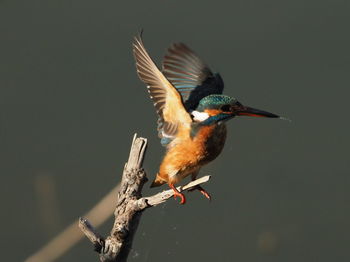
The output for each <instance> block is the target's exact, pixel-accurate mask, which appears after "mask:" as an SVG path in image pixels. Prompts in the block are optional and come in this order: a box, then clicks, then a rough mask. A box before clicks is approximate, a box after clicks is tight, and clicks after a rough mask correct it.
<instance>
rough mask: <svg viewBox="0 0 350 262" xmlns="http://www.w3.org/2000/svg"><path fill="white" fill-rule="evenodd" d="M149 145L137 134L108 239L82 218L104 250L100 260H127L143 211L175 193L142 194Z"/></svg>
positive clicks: (91, 237) (89, 235)
mask: <svg viewBox="0 0 350 262" xmlns="http://www.w3.org/2000/svg"><path fill="white" fill-rule="evenodd" d="M146 147H147V140H146V139H145V138H142V137H137V136H136V134H135V136H134V138H133V141H132V145H131V150H130V155H129V160H128V162H127V163H126V164H125V167H124V172H123V177H122V181H121V184H120V189H119V192H118V200H117V205H116V209H115V212H114V215H115V221H114V225H113V228H112V230H111V233H110V235H109V236H108V237H107V238H106V239H104V238H103V237H101V236H100V235H99V234H98V233H97V231H96V230H95V229H94V227H93V226H92V225H91V224H90V222H89V221H88V220H87V219H85V218H80V219H79V227H80V229H81V230H82V231H83V233H84V234H85V235H86V236H87V238H88V239H89V240H90V241H91V242H92V243H93V245H94V247H95V251H97V252H98V253H100V261H103V262H111V261H117V262H125V261H127V258H128V255H129V252H130V250H131V247H132V242H133V238H134V235H135V233H136V230H137V227H138V224H139V221H140V218H141V215H142V212H143V211H144V210H145V209H146V208H149V207H152V206H156V205H159V204H161V203H163V202H165V201H166V200H167V199H169V198H170V197H172V196H173V195H174V193H173V190H166V191H163V192H160V193H158V194H155V195H153V196H150V197H142V195H141V191H142V188H143V185H144V184H145V183H146V182H147V177H146V173H145V171H144V170H143V169H142V162H143V159H144V156H145V152H146ZM209 179H210V176H205V177H202V178H199V179H197V180H195V181H192V182H190V183H188V184H187V185H185V186H180V187H178V188H177V189H178V190H179V191H180V192H181V191H184V190H188V189H191V188H193V187H194V186H196V185H199V184H202V183H205V182H207V181H208V180H209Z"/></svg>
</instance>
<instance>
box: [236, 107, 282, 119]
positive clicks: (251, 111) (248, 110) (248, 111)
mask: <svg viewBox="0 0 350 262" xmlns="http://www.w3.org/2000/svg"><path fill="white" fill-rule="evenodd" d="M236 115H238V116H253V117H271V118H280V116H278V115H275V114H272V113H270V112H266V111H263V110H260V109H255V108H252V107H248V106H243V107H242V108H241V109H239V110H237V111H236Z"/></svg>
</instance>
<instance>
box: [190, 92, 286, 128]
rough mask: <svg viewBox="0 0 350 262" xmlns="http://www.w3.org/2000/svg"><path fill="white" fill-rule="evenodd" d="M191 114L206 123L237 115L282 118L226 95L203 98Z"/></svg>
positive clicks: (195, 119) (198, 120)
mask: <svg viewBox="0 0 350 262" xmlns="http://www.w3.org/2000/svg"><path fill="white" fill-rule="evenodd" d="M191 115H192V116H193V120H194V121H196V122H201V123H203V124H205V125H210V124H214V123H218V122H222V121H227V120H229V119H231V118H233V117H235V116H253V117H271V118H280V117H279V116H278V115H275V114H272V113H269V112H266V111H262V110H259V109H255V108H252V107H248V106H244V105H242V104H241V103H240V102H238V101H237V99H235V98H233V97H229V96H225V95H209V96H206V97H204V98H202V99H201V100H200V101H199V104H198V107H197V108H196V110H194V111H192V112H191Z"/></svg>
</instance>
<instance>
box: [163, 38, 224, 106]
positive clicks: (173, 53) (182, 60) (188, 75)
mask: <svg viewBox="0 0 350 262" xmlns="http://www.w3.org/2000/svg"><path fill="white" fill-rule="evenodd" d="M162 72H163V74H164V76H165V77H166V78H167V79H168V80H169V81H170V82H171V83H172V84H173V85H174V86H175V88H176V89H177V90H178V91H179V92H180V94H181V96H182V99H183V102H184V105H185V108H186V110H187V111H192V110H195V109H196V108H197V105H198V103H199V101H200V100H201V99H202V98H203V97H206V96H208V95H212V94H222V91H223V89H224V82H223V80H222V78H221V76H220V75H219V74H213V73H212V72H211V70H210V69H209V67H208V66H207V65H206V64H205V63H204V62H203V61H202V60H201V59H200V58H199V57H198V56H197V55H196V54H195V53H194V52H193V51H192V50H191V49H190V48H188V47H187V46H186V45H185V44H183V43H177V44H173V45H172V46H171V47H170V48H169V49H168V53H167V54H166V55H165V56H164V60H163V71H162Z"/></svg>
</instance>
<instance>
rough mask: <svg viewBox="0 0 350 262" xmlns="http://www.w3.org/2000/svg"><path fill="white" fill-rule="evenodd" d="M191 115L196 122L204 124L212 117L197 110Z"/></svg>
mask: <svg viewBox="0 0 350 262" xmlns="http://www.w3.org/2000/svg"><path fill="white" fill-rule="evenodd" d="M191 115H193V120H194V121H198V122H202V121H204V120H207V119H208V118H209V117H210V115H209V114H208V113H206V112H198V111H196V110H194V111H192V112H191Z"/></svg>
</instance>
